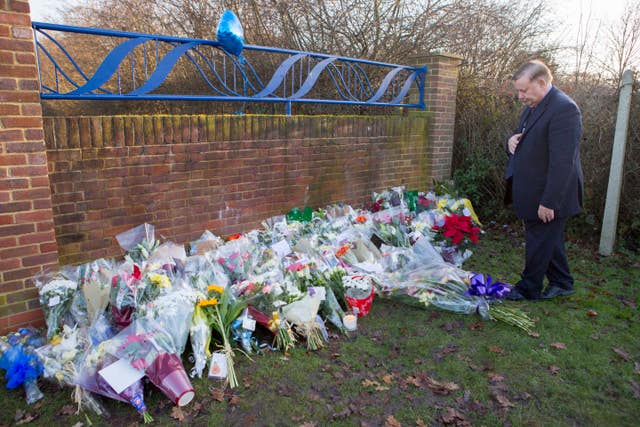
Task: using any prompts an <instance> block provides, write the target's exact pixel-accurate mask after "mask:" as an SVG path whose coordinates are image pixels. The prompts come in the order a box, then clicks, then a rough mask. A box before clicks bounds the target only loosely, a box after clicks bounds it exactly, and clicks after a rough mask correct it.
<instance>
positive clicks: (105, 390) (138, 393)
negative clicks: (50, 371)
mask: <svg viewBox="0 0 640 427" xmlns="http://www.w3.org/2000/svg"><path fill="white" fill-rule="evenodd" d="M105 346H108V343H105V344H104V345H97V346H93V347H90V348H89V349H88V350H87V352H86V353H85V354H84V355H83V357H82V359H81V360H80V362H79V364H78V373H77V375H76V376H75V378H74V382H75V384H76V385H78V386H80V387H82V388H83V389H84V390H86V391H89V392H91V393H96V394H99V395H100V396H104V397H108V398H110V399H115V400H119V401H121V402H126V403H129V404H130V405H132V406H133V407H134V408H135V409H136V411H138V413H139V414H140V415H142V417H143V419H144V422H145V423H148V422H151V421H153V418H152V417H151V414H150V413H149V412H148V410H147V406H146V404H145V402H144V385H143V382H142V379H139V380H136V381H134V382H133V383H132V384H131V385H129V386H128V387H127V388H125V389H124V390H122V391H121V392H120V393H118V392H116V391H115V390H114V389H113V387H111V385H110V384H109V383H108V382H107V381H106V380H105V379H104V378H103V377H102V375H100V373H99V372H100V370H102V369H104V368H107V367H108V366H110V365H111V364H113V363H115V362H116V361H118V358H117V357H116V356H114V355H112V354H110V353H109V352H107V351H106V350H104V347H105Z"/></svg>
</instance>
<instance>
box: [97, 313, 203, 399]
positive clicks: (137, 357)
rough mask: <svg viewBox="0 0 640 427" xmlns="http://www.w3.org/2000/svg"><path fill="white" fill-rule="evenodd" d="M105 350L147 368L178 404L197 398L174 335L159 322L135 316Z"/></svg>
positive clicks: (140, 368) (160, 386)
mask: <svg viewBox="0 0 640 427" xmlns="http://www.w3.org/2000/svg"><path fill="white" fill-rule="evenodd" d="M105 350H107V351H109V352H110V353H111V354H114V355H115V356H117V357H121V358H125V359H127V360H128V361H129V363H131V366H133V367H134V368H135V369H138V370H142V371H144V373H145V374H146V375H147V377H148V378H149V380H150V381H151V382H152V383H153V384H154V385H155V386H156V387H158V388H159V389H160V390H161V391H162V392H163V393H164V394H165V396H167V397H168V398H169V399H170V400H171V401H172V402H173V403H175V404H176V405H179V406H183V405H186V404H188V403H189V402H190V401H191V399H192V398H193V396H194V391H193V386H192V385H191V382H190V381H189V377H188V375H187V372H186V371H185V369H184V366H183V365H182V361H181V360H180V356H179V354H178V353H177V350H176V346H175V344H174V342H173V339H172V337H171V334H170V333H169V332H167V331H166V330H164V328H163V327H162V326H161V325H159V324H158V323H157V322H156V321H154V320H152V319H149V318H138V319H135V320H134V321H133V322H131V324H130V325H129V326H127V327H126V328H125V329H123V330H122V331H121V332H120V333H118V335H116V336H115V337H113V338H112V339H111V340H110V345H109V346H108V347H106V348H105Z"/></svg>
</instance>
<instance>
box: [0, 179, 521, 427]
mask: <svg viewBox="0 0 640 427" xmlns="http://www.w3.org/2000/svg"><path fill="white" fill-rule="evenodd" d="M481 233H482V231H481V224H480V222H479V220H478V218H477V216H476V214H475V212H474V211H473V207H472V205H471V202H470V201H468V200H467V199H460V198H453V197H450V196H446V195H445V196H437V195H436V194H434V193H432V192H418V191H409V192H406V191H404V188H403V187H395V188H392V189H390V190H387V191H384V192H382V193H380V194H375V193H374V198H373V207H372V208H371V209H370V210H367V209H354V208H353V207H351V206H348V205H335V206H328V207H325V208H323V209H318V210H316V211H312V210H311V209H310V208H308V207H306V208H305V209H304V210H303V211H302V212H301V211H300V210H298V209H292V210H291V211H290V212H289V213H288V214H286V215H279V216H276V217H273V218H268V219H266V220H265V221H264V222H263V228H262V229H259V230H251V231H249V232H247V233H241V234H237V235H233V236H227V237H226V238H222V237H219V236H216V235H214V234H213V233H211V232H210V231H205V232H204V233H203V234H202V236H201V237H200V238H199V239H197V240H196V241H194V242H191V243H190V244H189V246H188V247H189V251H188V252H187V250H186V249H185V247H183V246H181V245H177V244H175V243H173V242H171V241H164V242H161V241H159V240H157V239H156V238H155V234H154V228H153V226H152V225H150V224H142V225H140V226H138V227H136V228H134V229H132V230H128V231H126V232H124V233H122V234H120V235H118V236H116V238H117V240H118V242H119V243H120V245H121V247H122V249H123V251H124V257H123V260H121V261H115V260H108V259H100V260H95V261H92V262H90V263H87V264H84V265H81V266H76V267H73V266H66V267H63V268H61V269H60V271H59V272H54V273H48V274H47V275H42V276H40V277H37V278H36V283H37V285H38V289H39V291H40V301H41V303H42V305H43V308H44V310H45V313H46V318H47V326H48V327H47V340H48V342H47V343H46V346H43V347H44V349H43V350H42V351H38V350H37V349H36V350H35V351H34V354H36V355H37V354H41V355H42V360H44V363H43V364H44V366H45V372H46V374H47V375H46V378H51V379H56V378H57V379H59V380H60V382H59V383H60V384H61V385H69V386H74V387H77V389H78V390H79V392H77V393H76V395H77V396H78V403H79V404H80V403H81V401H82V400H84V401H88V399H86V398H85V399H83V396H82V395H83V391H91V392H94V393H98V394H101V395H103V396H107V397H110V398H113V399H117V400H121V401H124V402H127V403H129V404H131V405H132V406H133V407H134V408H135V409H136V410H137V411H138V412H139V414H140V415H141V416H142V417H143V419H144V420H145V421H149V420H151V414H150V413H149V411H148V410H147V408H146V406H145V404H144V399H143V395H144V390H143V387H144V384H145V382H143V381H142V379H143V378H144V377H146V378H147V379H148V380H149V381H148V382H147V383H151V384H152V386H154V387H157V388H159V389H160V390H161V391H162V392H163V393H164V394H165V395H166V396H167V397H168V398H169V399H171V401H172V402H173V403H174V404H176V405H178V406H182V405H187V404H188V403H189V402H190V401H191V399H192V398H193V394H194V390H193V387H192V386H191V384H190V380H189V376H191V378H193V377H196V376H197V377H199V378H200V377H202V375H203V374H204V373H205V372H207V375H208V377H209V378H211V379H212V380H214V381H215V380H217V379H221V380H223V381H224V382H225V384H227V385H228V386H229V387H235V386H237V385H238V383H239V381H238V378H237V374H236V371H235V368H234V364H235V361H236V360H237V359H238V357H242V355H246V356H247V357H249V356H251V355H257V354H260V353H261V352H264V351H267V350H269V351H282V352H285V353H286V352H289V351H291V349H292V348H294V347H296V346H301V347H302V346H304V347H305V348H306V349H308V350H310V351H314V350H317V349H319V348H321V347H323V346H324V345H325V344H326V342H327V341H328V340H329V337H330V334H329V329H330V328H333V329H334V330H335V331H337V332H338V333H343V334H347V333H348V331H349V330H353V327H354V320H355V317H356V316H357V317H364V316H366V315H367V314H368V312H369V310H370V308H371V306H372V305H373V304H376V303H377V302H376V301H377V300H378V299H384V298H394V299H398V300H401V301H404V302H407V303H409V304H414V305H418V306H421V307H435V308H438V309H444V310H449V311H454V312H457V313H465V314H476V313H477V314H479V315H480V316H482V317H483V318H485V319H488V320H501V321H505V322H507V323H509V324H512V325H515V326H517V327H519V328H522V329H524V330H531V328H532V326H533V325H532V322H531V320H530V319H528V318H527V317H526V316H525V315H524V314H523V313H521V312H519V311H518V310H515V309H512V308H509V307H508V306H506V305H504V304H501V299H502V298H503V297H504V295H505V294H506V293H508V292H509V285H507V284H504V283H500V282H496V281H494V280H493V279H492V278H491V277H490V276H486V275H483V274H478V273H473V272H468V271H465V270H463V269H462V264H463V262H464V260H466V259H467V258H468V257H469V256H470V255H471V249H472V248H473V245H474V244H475V243H477V241H478V239H479V237H480V235H481ZM347 326H348V327H347ZM3 348H6V346H4V347H0V349H3ZM3 351H4V352H6V351H7V350H6V349H5V350H3ZM183 359H184V360H188V361H189V364H190V365H189V366H187V368H188V369H187V368H185V366H184V364H183ZM56 361H57V362H56ZM207 367H208V369H207ZM8 368H12V367H11V366H9V367H8ZM8 368H5V369H7V372H10V371H9V369H8ZM114 369H120V370H121V372H122V373H123V374H122V375H116V376H115V377H114V375H113V373H112V371H113V370H114ZM35 372H36V373H37V370H36V371H35ZM124 373H126V375H125V374H124ZM30 375H31V376H33V371H31V373H30ZM123 378H125V379H126V380H123ZM13 384H15V381H14V382H12V385H13Z"/></svg>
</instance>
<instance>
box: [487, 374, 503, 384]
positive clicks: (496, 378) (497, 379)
mask: <svg viewBox="0 0 640 427" xmlns="http://www.w3.org/2000/svg"><path fill="white" fill-rule="evenodd" d="M487 376H488V377H489V380H490V381H495V382H500V381H504V377H503V376H502V375H500V374H496V373H495V372H489V373H488V374H487Z"/></svg>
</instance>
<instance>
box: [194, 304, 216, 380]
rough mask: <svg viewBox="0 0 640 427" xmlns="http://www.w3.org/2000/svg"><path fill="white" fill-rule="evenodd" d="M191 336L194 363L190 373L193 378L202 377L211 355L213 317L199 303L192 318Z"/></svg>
mask: <svg viewBox="0 0 640 427" xmlns="http://www.w3.org/2000/svg"><path fill="white" fill-rule="evenodd" d="M189 338H190V342H191V350H192V351H193V363H194V366H193V369H192V370H191V372H190V375H191V377H192V378H193V377H194V376H197V377H198V378H202V372H203V371H204V369H205V368H206V366H207V362H208V360H209V358H210V357H211V350H210V346H211V318H210V317H209V316H208V314H207V313H206V312H205V311H204V310H203V308H202V307H200V306H199V305H196V307H195V309H194V312H193V317H192V318H191V326H190V328H189Z"/></svg>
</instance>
